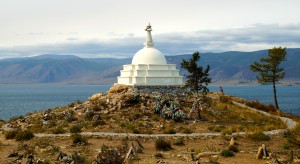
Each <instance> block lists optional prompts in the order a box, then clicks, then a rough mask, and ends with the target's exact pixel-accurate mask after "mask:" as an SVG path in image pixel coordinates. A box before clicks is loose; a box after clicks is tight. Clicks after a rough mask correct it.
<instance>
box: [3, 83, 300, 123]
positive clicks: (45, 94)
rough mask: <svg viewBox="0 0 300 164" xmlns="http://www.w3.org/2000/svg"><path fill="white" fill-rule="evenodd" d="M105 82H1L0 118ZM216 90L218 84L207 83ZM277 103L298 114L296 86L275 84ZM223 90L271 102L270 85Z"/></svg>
mask: <svg viewBox="0 0 300 164" xmlns="http://www.w3.org/2000/svg"><path fill="white" fill-rule="evenodd" d="M110 87H111V86H109V85H55V84H51V85H50V84H49V85H2V86H0V119H4V120H7V119H9V118H11V117H13V116H20V115H25V114H26V113H28V112H33V111H38V110H45V109H49V108H54V107H58V106H65V105H67V104H70V103H72V102H75V101H76V100H81V101H85V100H87V99H88V97H90V96H91V95H92V94H94V93H98V92H106V91H107V90H108V89H109V88H110ZM209 88H210V90H211V91H219V86H210V87H209ZM277 89H278V90H277V94H278V102H279V107H280V109H281V110H283V111H285V112H288V113H293V114H297V115H300V87H299V86H278V87H277ZM223 90H224V93H226V94H231V95H234V96H238V97H243V98H245V99H247V100H256V99H257V100H259V101H260V102H262V103H265V104H270V103H273V91H272V86H223Z"/></svg>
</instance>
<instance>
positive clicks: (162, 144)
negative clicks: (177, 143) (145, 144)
mask: <svg viewBox="0 0 300 164" xmlns="http://www.w3.org/2000/svg"><path fill="white" fill-rule="evenodd" d="M155 148H156V150H163V151H166V150H171V149H172V146H171V143H170V142H168V141H165V140H163V139H157V140H156V141H155Z"/></svg>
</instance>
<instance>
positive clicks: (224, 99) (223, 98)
mask: <svg viewBox="0 0 300 164" xmlns="http://www.w3.org/2000/svg"><path fill="white" fill-rule="evenodd" d="M220 101H221V102H222V103H231V98H230V97H228V96H224V95H221V96H220Z"/></svg>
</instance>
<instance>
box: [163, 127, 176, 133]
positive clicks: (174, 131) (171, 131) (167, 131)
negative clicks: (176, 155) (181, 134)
mask: <svg viewBox="0 0 300 164" xmlns="http://www.w3.org/2000/svg"><path fill="white" fill-rule="evenodd" d="M164 134H176V130H175V129H172V128H171V129H166V130H164Z"/></svg>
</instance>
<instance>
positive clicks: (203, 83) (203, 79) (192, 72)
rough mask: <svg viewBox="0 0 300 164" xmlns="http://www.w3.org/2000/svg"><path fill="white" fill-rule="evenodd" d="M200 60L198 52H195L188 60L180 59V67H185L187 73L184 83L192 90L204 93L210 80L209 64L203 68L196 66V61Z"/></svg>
mask: <svg viewBox="0 0 300 164" xmlns="http://www.w3.org/2000/svg"><path fill="white" fill-rule="evenodd" d="M199 60H200V54H199V52H195V53H193V55H192V58H191V59H190V60H189V61H186V60H184V59H182V62H181V67H182V68H185V69H186V70H187V71H188V72H189V75H187V81H186V83H185V85H186V86H187V87H189V88H191V89H192V90H193V91H196V92H201V91H203V92H204V93H206V92H207V91H208V88H207V85H208V83H210V82H211V78H210V77H209V73H208V72H209V70H210V66H209V65H208V66H207V67H206V68H205V69H204V68H203V67H202V66H198V64H197V62H198V61H199Z"/></svg>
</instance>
